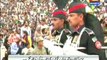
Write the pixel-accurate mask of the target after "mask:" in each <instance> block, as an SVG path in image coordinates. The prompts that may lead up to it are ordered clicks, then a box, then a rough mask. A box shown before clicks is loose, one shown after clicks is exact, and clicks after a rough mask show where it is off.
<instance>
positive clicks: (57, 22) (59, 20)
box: [51, 0, 68, 44]
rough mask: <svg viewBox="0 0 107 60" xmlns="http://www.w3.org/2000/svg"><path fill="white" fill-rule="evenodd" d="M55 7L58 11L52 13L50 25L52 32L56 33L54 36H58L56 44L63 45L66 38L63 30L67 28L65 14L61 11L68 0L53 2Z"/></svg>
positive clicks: (55, 0)
mask: <svg viewBox="0 0 107 60" xmlns="http://www.w3.org/2000/svg"><path fill="white" fill-rule="evenodd" d="M53 1H54V3H55V4H56V5H57V7H58V9H57V10H55V11H54V12H53V16H52V19H51V23H52V25H53V30H54V31H57V32H55V34H54V35H59V36H60V38H59V39H58V41H57V42H58V43H62V44H64V43H65V41H66V39H67V36H66V34H65V31H64V29H66V28H67V26H68V23H67V21H66V12H65V11H64V10H63V8H64V7H65V5H66V3H67V2H68V0H53Z"/></svg>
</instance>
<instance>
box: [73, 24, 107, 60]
mask: <svg viewBox="0 0 107 60" xmlns="http://www.w3.org/2000/svg"><path fill="white" fill-rule="evenodd" d="M83 28H84V26H82V27H81V28H80V29H78V30H77V31H75V32H74V33H72V35H71V36H72V37H73V38H74V37H75V36H76V35H80V33H81V31H82V29H83ZM71 43H72V41H71ZM79 47H85V48H86V49H80V50H79V51H81V52H83V53H86V54H89V55H99V58H100V60H106V59H105V55H104V51H103V50H99V49H97V48H96V46H95V42H93V40H92V36H89V34H88V33H87V32H86V31H83V33H82V35H81V37H80V41H79Z"/></svg>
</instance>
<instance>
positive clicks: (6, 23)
mask: <svg viewBox="0 0 107 60" xmlns="http://www.w3.org/2000/svg"><path fill="white" fill-rule="evenodd" d="M69 3H70V2H69ZM69 3H68V4H66V6H67V7H66V8H65V9H67V8H68V7H69ZM0 4H1V5H0V8H1V11H0V44H1V45H4V46H3V47H2V48H5V50H4V52H5V53H2V56H3V54H4V56H3V59H6V57H7V56H8V55H51V52H50V51H49V50H48V49H47V48H46V47H44V45H43V40H44V39H48V40H55V41H56V40H57V38H56V37H54V35H55V34H56V33H54V32H55V31H53V26H52V22H51V20H52V19H51V17H52V13H53V12H54V10H55V9H56V5H55V3H54V2H53V1H52V0H1V1H0ZM94 12H95V13H94V14H95V15H96V16H97V18H98V19H99V21H100V22H101V26H102V28H103V30H104V36H105V40H104V42H105V45H107V7H106V6H105V5H101V6H99V7H95V8H94ZM57 34H58V33H57ZM56 42H57V41H56ZM4 57H5V58H4Z"/></svg>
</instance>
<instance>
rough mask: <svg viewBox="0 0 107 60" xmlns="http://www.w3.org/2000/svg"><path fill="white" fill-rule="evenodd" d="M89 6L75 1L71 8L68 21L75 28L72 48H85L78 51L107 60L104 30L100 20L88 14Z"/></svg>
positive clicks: (100, 59)
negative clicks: (103, 46) (104, 46)
mask: <svg viewBox="0 0 107 60" xmlns="http://www.w3.org/2000/svg"><path fill="white" fill-rule="evenodd" d="M86 8H88V9H89V7H88V5H87V4H85V3H84V2H81V1H79V0H73V2H72V3H71V4H70V6H69V9H68V10H69V14H68V17H67V21H68V22H69V25H70V26H71V27H72V28H73V32H72V34H71V36H72V39H71V44H70V45H71V46H73V47H83V48H82V49H77V50H79V51H81V52H83V53H86V54H89V55H99V60H106V58H105V54H104V51H103V50H102V49H101V46H102V45H103V44H104V35H103V30H102V28H101V26H100V23H99V21H98V19H97V18H96V17H95V16H94V15H92V14H90V13H88V12H86V11H87V10H86Z"/></svg>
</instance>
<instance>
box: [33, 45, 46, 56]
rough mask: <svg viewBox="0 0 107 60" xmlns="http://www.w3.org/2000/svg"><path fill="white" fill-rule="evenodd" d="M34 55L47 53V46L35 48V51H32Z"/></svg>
mask: <svg viewBox="0 0 107 60" xmlns="http://www.w3.org/2000/svg"><path fill="white" fill-rule="evenodd" d="M32 54H33V55H47V52H46V48H45V47H43V48H42V49H39V48H37V47H36V48H35V49H34V51H33V52H32Z"/></svg>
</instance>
